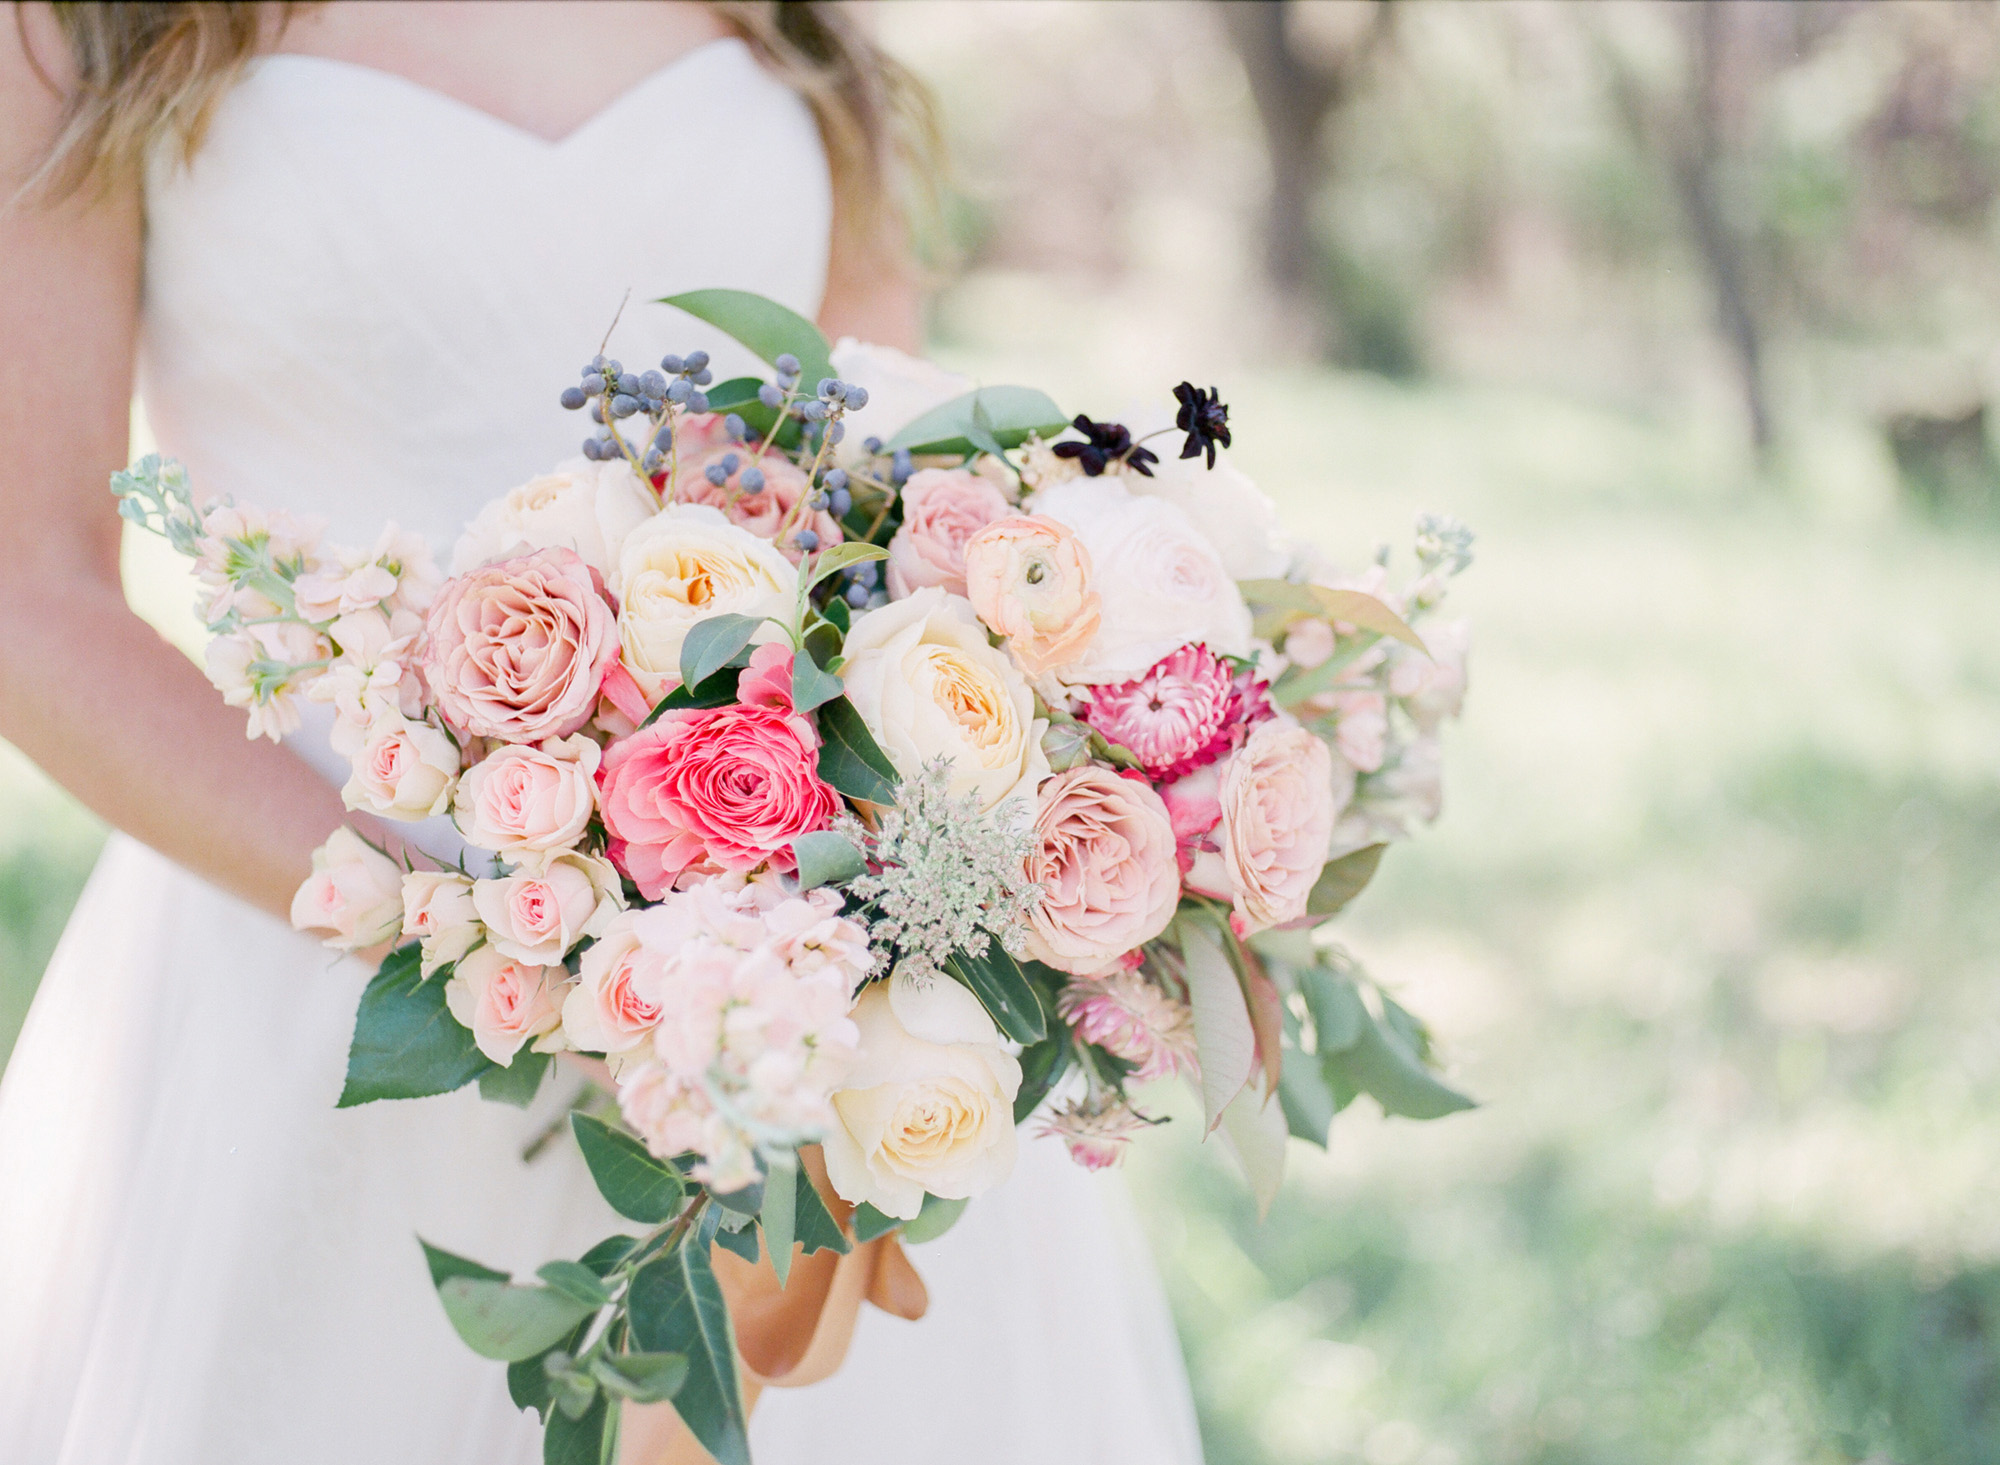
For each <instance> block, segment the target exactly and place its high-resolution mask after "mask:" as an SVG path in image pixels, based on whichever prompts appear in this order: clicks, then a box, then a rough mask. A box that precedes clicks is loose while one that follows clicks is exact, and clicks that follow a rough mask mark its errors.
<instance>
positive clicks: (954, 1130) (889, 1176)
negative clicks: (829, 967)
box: [825, 976, 1021, 1220]
mask: <svg viewBox="0 0 2000 1465" xmlns="http://www.w3.org/2000/svg"><path fill="white" fill-rule="evenodd" d="M851 1015H852V1017H853V1019H854V1024H855V1026H856V1027H858V1028H859V1029H860V1030H861V1046H860V1050H859V1052H858V1053H857V1054H856V1055H855V1056H854V1058H853V1059H852V1060H851V1061H850V1063H851V1066H850V1067H849V1068H848V1071H847V1074H846V1077H845V1078H844V1079H843V1081H842V1086H841V1087H840V1088H838V1089H836V1090H834V1093H833V1112H834V1115H835V1123H833V1124H832V1125H830V1126H829V1127H828V1129H827V1132H826V1136H825V1151H826V1173H827V1178H828V1179H829V1180H831V1181H832V1182H833V1188H834V1192H835V1193H836V1194H837V1195H839V1196H840V1198H841V1199H842V1200H845V1201H848V1202H850V1203H851V1204H854V1205H860V1204H862V1203H864V1202H865V1203H867V1204H869V1205H872V1206H874V1207H875V1209H876V1210H878V1211H880V1212H882V1213H883V1214H884V1215H886V1216H898V1217H901V1218H903V1219H905V1220H908V1219H909V1218H910V1217H913V1216H915V1215H916V1214H917V1212H918V1211H919V1210H921V1209H922V1208H923V1204H924V1192H926V1191H929V1192H930V1193H931V1194H932V1195H935V1196H938V1197H941V1198H942V1199H945V1200H960V1199H964V1198H965V1197H968V1196H974V1195H978V1194H980V1193H981V1192H983V1191H987V1190H990V1189H992V1188H993V1187H994V1186H996V1185H998V1184H999V1183H1000V1182H1001V1181H1003V1180H1005V1179H1006V1178H1007V1177H1008V1175H1010V1174H1011V1173H1012V1172H1013V1169H1014V1155H1015V1148H1016V1145H1015V1138H1014V1096H1015V1094H1016V1093H1018V1092H1019V1091H1020V1087H1021V1065H1020V1062H1019V1060H1017V1059H1016V1058H1014V1056H1013V1055H1012V1054H1010V1053H1008V1051H1007V1050H1006V1048H1004V1047H1003V1046H1002V1045H1001V1042H1000V1034H999V1031H998V1030H997V1029H996V1028H995V1027H994V1026H993V1019H992V1018H990V1017H988V1016H987V1015H986V1009H985V1008H983V1007H981V1006H980V1005H979V999H978V998H977V997H974V996H973V995H972V993H970V992H968V991H967V990H966V989H965V988H964V987H962V986H960V985H959V984H958V983H957V982H955V981H953V980H951V979H950V978H947V977H934V978H932V979H931V980H930V981H929V982H927V983H924V984H923V985H918V984H917V983H915V982H913V981H911V980H910V979H909V978H907V977H902V976H897V977H892V978H891V979H890V980H889V981H887V982H877V983H876V984H874V985H873V986H871V987H869V988H868V989H867V990H866V991H865V992H863V993H862V994H861V1000H860V1001H858V1002H856V1003H855V1004H854V1011H853V1013H852V1014H851Z"/></svg>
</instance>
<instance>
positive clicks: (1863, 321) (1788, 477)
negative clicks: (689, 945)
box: [0, 0, 2000, 1465]
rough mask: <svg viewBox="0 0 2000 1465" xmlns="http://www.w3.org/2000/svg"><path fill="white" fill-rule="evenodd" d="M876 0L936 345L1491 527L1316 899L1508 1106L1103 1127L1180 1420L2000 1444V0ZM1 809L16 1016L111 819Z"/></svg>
mask: <svg viewBox="0 0 2000 1465" xmlns="http://www.w3.org/2000/svg"><path fill="white" fill-rule="evenodd" d="M875 19H876V21H877V23H878V25H879V27H880V29H881V31H882V33H883V36H884V39H885V40H886V41H887V43H888V44H889V45H890V47H891V48H892V49H893V50H894V51H896V52H897V54H899V55H901V56H902V57H903V58H905V59H906V60H907V61H908V62H909V63H910V64H911V65H912V66H913V67H914V68H915V69H916V70H917V71H918V72H919V73H920V74H921V75H922V76H923V77H925V78H926V79H927V80H928V81H930V82H931V84H932V85H933V86H934V87H935V88H936V89H937V91H938V94H939V97H940V100H941V102H942V106H943V113H944V120H945V125H946V130H947V133H948V135H949V140H950V143H951V147H952V150H953V153H954V156H955V159H956V173H955V175H954V177H953V179H952V181H951V184H950V187H949V188H948V190H947V194H946V200H945V207H944V209H943V211H942V218H941V221H940V222H938V223H937V224H936V225H935V226H934V227H933V228H932V229H931V230H930V231H929V235H928V243H929V252H930V254H931V256H932V258H933V259H934V260H935V262H936V265H937V269H938V272H939V280H940V287H941V288H940V290H939V294H938V299H937V305H936V309H935V312H934V319H933V335H934V348H935V350H936V352H937V354H939V355H940V356H941V357H943V358H945V359H947V360H949V361H951V362H952V363H953V364H955V365H958V366H960V367H962V368H964V369H966V370H968V371H971V372H973V373H975V374H976V375H978V376H979V377H980V378H981V379H982V380H985V381H989V382H995V381H1002V380H1023V381H1032V382H1036V383H1039V384H1044V385H1047V386H1048V387H1050V388H1051V389H1052V390H1053V391H1054V392H1055V393H1056V395H1057V396H1058V399H1059V400H1061V401H1062V402H1063V403H1064V404H1065V406H1066V407H1068V408H1069V409H1070V410H1083V411H1089V412H1091V413H1093V414H1094V415H1109V416H1118V415H1119V414H1121V413H1124V412H1127V411H1128V410H1130V411H1136V410H1141V409H1143V408H1145V407H1147V406H1152V407H1155V408H1157V406H1158V404H1159V403H1160V402H1162V401H1164V400H1165V393H1166V391H1167V389H1168V388H1170V387H1171V386H1172V384H1173V383H1174V382H1175V381H1178V380H1179V379H1181V378H1182V377H1183V376H1192V377H1194V378H1195V379H1197V380H1198V381H1202V382H1208V381H1213V382H1215V383H1217V384H1219V385H1220V386H1221V387H1222V389H1223V392H1224V395H1225V397H1226V399H1227V400H1228V401H1229V402H1230V403H1231V406H1232V422H1233V424H1234V425H1235V427H1236V430H1237V444H1238V446H1237V448H1236V450H1235V456H1236V459H1237V461H1238V463H1239V464H1240V465H1241V466H1243V467H1244V468H1246V469H1247V470H1248V471H1249V472H1251V473H1252V474H1253V475H1254V476H1256V477H1257V478H1258V480H1259V481H1260V482H1261V483H1262V484H1263V485H1264V486H1265V487H1266V488H1267V489H1268V490H1269V491H1270V492H1271V493H1272V494H1273V496H1274V497H1276V498H1277V499H1278V500H1279V502H1280V504H1281V506H1282V507H1283V509H1284V511H1285V514H1286V517H1287V519H1288V520H1289V521H1290V523H1291V524H1292V525H1293V526H1294V527H1296V528H1297V529H1298V530H1300V531H1302V532H1305V533H1309V534H1310V535H1312V536H1313V537H1315V538H1316V539H1318V540H1319V541H1320V542H1321V543H1322V544H1323V545H1324V546H1325V547H1326V548H1327V549H1328V550H1329V551H1331V552H1332V553H1334V554H1335V555H1336V556H1337V557H1338V558H1341V559H1343V560H1345V561H1347V562H1348V563H1350V564H1357V565H1358V564H1359V563H1361V562H1362V561H1364V560H1365V559H1366V558H1367V557H1368V556H1369V554H1370V553H1371V552H1372V551H1373V548H1374V546H1375V544H1376V543H1377V542H1378V541H1388V542H1389V543H1391V544H1393V545H1395V546H1397V552H1398V556H1399V559H1398V563H1399V564H1401V565H1403V566H1407V564H1408V559H1407V549H1406V546H1407V543H1408V536H1409V530H1410V525H1411V521H1412V519H1413V517H1414V515H1415V513H1416V512H1417V511H1418V510H1420V509H1434V510H1440V511H1444V512H1449V513H1453V514H1456V515H1458V516H1460V517H1462V518H1464V519H1466V520H1468V521H1469V522H1470V523H1471V524H1472V525H1473V527H1474V528H1475V529H1477V530H1478V531H1479V533H1480V543H1479V558H1478V562H1477V563H1476V565H1475V566H1474V568H1473V570H1472V571H1471V572H1470V573H1469V574H1468V575H1467V576H1466V577H1465V578H1464V579H1463V580H1461V581H1460V582H1459V588H1458V589H1457V590H1456V591H1454V597H1455V599H1456V603H1457V607H1458V609H1459V610H1460V611H1461V612H1462V613H1465V614H1468V615H1470V616H1471V617H1472V618H1473V621H1474V628H1475V629H1474V635H1475V641H1474V653H1473V683H1472V695H1471V698H1470V701H1469V703H1468V707H1467V713H1466V717H1465V719H1464V721H1463V722H1462V723H1461V724H1459V725H1458V726H1456V727H1454V728H1452V729H1450V730H1449V731H1448V733H1447V742H1446V747H1447V806H1446V813H1445V817H1444V818H1443V820H1442V821H1441V823H1440V824H1439V825H1438V826H1437V827H1436V828H1435V829H1434V830H1432V831H1430V832H1429V833H1427V834H1426V835H1424V836H1423V837H1421V838H1420V839H1418V840H1417V841H1415V842H1414V843H1413V844H1411V845H1410V846H1407V847H1404V848H1400V849H1398V850H1396V851H1395V852H1393V853H1392V855H1391V857H1390V858H1389V860H1388V861H1387V862H1386V864H1385V866H1384V870H1383V874H1382V876H1381V877H1380V878H1379V879H1378V881H1377V883H1376V885H1375V887H1374V888H1373V889H1372V890H1371V891H1370V892H1369V894H1368V895H1367V897H1366V898H1364V899H1363V900H1362V901H1361V902H1359V903H1358V905H1357V907H1356V908H1355V909H1354V910H1353V911H1352V912H1350V913H1349V915H1348V916H1346V917H1344V918H1343V926H1344V939H1345V940H1347V941H1348V942H1349V944H1350V945H1351V946H1352V947H1353V949H1354V950H1355V951H1356V952H1357V953H1358V954H1359V955H1360V956H1361V957H1362V958H1363V959H1364V960H1365V961H1366V962H1367V963H1368V964H1369V966H1370V967H1371V969H1372V970H1373V971H1374V973H1375V974H1376V975H1377V976H1378V977H1380V978H1382V979H1383V980H1385V981H1386V982H1387V983H1388V984H1389V985H1390V986H1391V987H1392V988H1393V989H1395V990H1396V991H1397V992H1398V993H1399V994H1401V995H1402V996H1403V997H1404V998H1405V1000H1406V1002H1407V1004H1408V1005H1409V1006H1411V1007H1413V1008H1415V1009H1416V1010H1417V1011H1419V1012H1420V1013H1422V1014H1423V1015H1425V1016H1426V1017H1427V1018H1428V1019H1429V1020H1430V1021H1431V1022H1432V1024H1433V1026H1434V1027H1435V1028H1436V1030H1437V1031H1438V1033H1439V1035H1440V1038H1441V1042H1442V1048H1443V1052H1444V1054H1445V1056H1446V1058H1447V1060H1448V1062H1449V1064H1450V1067H1451V1069H1452V1072H1453V1074H1454V1076H1455V1077H1456V1078H1457V1079H1458V1080H1459V1081H1460V1082H1462V1084H1464V1085H1465V1086H1467V1087H1469V1088H1470V1089H1471V1090H1473V1091H1474V1092H1476V1093H1478V1094H1479V1095H1480V1096H1481V1097H1482V1099H1483V1100H1484V1107H1482V1108H1481V1109H1480V1110H1478V1111H1476V1112H1474V1113H1472V1114H1469V1115H1465V1116H1461V1117H1457V1118H1454V1119H1450V1120H1446V1121H1443V1122H1440V1123H1436V1124H1430V1125H1415V1124H1410V1123H1407V1122H1404V1121H1387V1122H1385V1121H1383V1120H1381V1119H1380V1118H1379V1116H1377V1115H1375V1114H1374V1113H1373V1112H1364V1111H1369V1105H1368V1101H1366V1100H1363V1101H1361V1102H1360V1103H1359V1104H1357V1105H1356V1106H1355V1107H1354V1108H1353V1109H1351V1110H1350V1111H1349V1112H1347V1113H1346V1114H1343V1115H1342V1116H1341V1117H1340V1118H1339V1120H1337V1121H1336V1123H1335V1126H1334V1138H1333V1145H1332V1149H1331V1152H1330V1153H1328V1154H1325V1155H1322V1154H1320V1153H1319V1152H1318V1151H1316V1150H1312V1149H1310V1148H1308V1147H1304V1146H1301V1145H1298V1144H1297V1143H1296V1142H1295V1143H1294V1146H1293V1160H1294V1173H1293V1178H1292V1179H1291V1180H1290V1181H1289V1182H1288V1185H1287V1189H1286V1192H1285V1193H1284V1195H1282V1196H1281V1197H1280V1199H1279V1201H1278V1203H1277V1205H1276V1207H1275V1208H1274V1210H1273V1212H1272V1214H1271V1216H1270V1218H1269V1219H1268V1220H1267V1221H1265V1222H1263V1223H1261V1224H1260V1223H1259V1222H1258V1221H1257V1219H1256V1217H1255V1215H1254V1214H1253V1212H1252V1210H1251V1207H1250V1205H1249V1202H1248V1201H1247V1199H1246V1198H1244V1197H1243V1195H1242V1193H1241V1187H1240V1186H1239V1185H1236V1184H1235V1183H1233V1182H1231V1183H1227V1184H1218V1183H1214V1181H1215V1178H1216V1176H1217V1175H1218V1174H1220V1173H1223V1172H1226V1170H1227V1167H1228V1162H1227V1160H1226V1158H1224V1157H1221V1156H1218V1155H1217V1154H1216V1153H1215V1152H1214V1150H1213V1147H1202V1146H1200V1145H1198V1144H1197V1143H1196V1142H1195V1133H1194V1131H1193V1129H1192V1128H1191V1127H1190V1126H1188V1125H1186V1124H1184V1123H1179V1124H1175V1125H1170V1126H1169V1127H1168V1129H1167V1131H1166V1132H1165V1133H1163V1134H1161V1135H1159V1136H1156V1137H1155V1138H1154V1142H1153V1143H1152V1144H1151V1145H1150V1147H1148V1148H1146V1149H1144V1151H1143V1152H1142V1153H1141V1154H1140V1155H1139V1156H1138V1158H1137V1161H1136V1163H1135V1164H1134V1165H1133V1166H1132V1170H1131V1177H1130V1178H1131V1181H1132V1184H1133V1186H1134V1189H1135V1191H1136V1193H1137V1195H1138V1197H1139V1198H1140V1200H1141V1202H1142V1203H1144V1204H1146V1205H1147V1207H1148V1210H1149V1224H1150V1225H1151V1227H1152V1234H1153V1241H1154V1246H1155V1250H1156V1252H1157V1255H1158V1258H1159V1261H1160V1263H1161V1266H1162V1268H1163V1270H1164V1271H1165V1273H1166V1276H1167V1281H1168V1285H1169V1290H1170V1293H1171V1296H1172V1299H1173V1303H1174V1307H1175V1311H1176V1315H1177V1317H1178V1320H1179V1323H1180V1326H1181V1330H1182V1336H1183V1340H1184V1344H1185V1348H1186V1353H1187V1358H1188V1362H1189V1366H1190V1371H1191V1373H1192V1376H1193V1379H1194V1384H1195V1390H1196V1394H1197V1399H1198V1403H1199V1407H1200V1410H1201V1414H1202V1425H1203V1433H1204V1439H1205V1442H1206V1445H1207V1448H1208V1451H1209V1455H1210V1458H1211V1460H1212V1461H1214V1462H1215V1465H1308V1462H1340V1465H1350V1462H1361V1465H1483V1462H1536V1465H1572V1462H1574V1465H1583V1462H1591V1465H1644V1462H1655V1461H1657V1462H1676V1465H1679V1462H1710V1461H1713V1462H1739V1461H1740V1462H1758V1465H1764V1462H1794V1461H1796V1462H1814V1465H1818V1462H1843V1461H1870V1462H1903V1465H1917V1462H1941V1465H1942V1462H1960V1461H1964V1462H1974V1461H1991V1460H1995V1459H2000V1125H1996V1123H1995V1122H1994V1116H1995V1115H1996V1114H2000V641H1996V637H1995V631H1996V629H2000V489H1996V482H2000V469H1996V466H1995V456H1994V449H1993V444H1992V441H1991V437H1990V433H1991V429H1990V426H1989V421H1990V414H1989V411H1988V403H1989V402H1990V401H1991V400H1992V398H1993V392H1994V387H1995V383H1996V378H1995V369H1996V367H2000V359H1996V355H1995V348H1996V335H1995V327H1996V325H2000V254H1996V251H1995V243H1996V228H1995V223H1996V220H1995V207H1996V199H2000V67H1996V61H2000V16H1996V10H1995V7H1993V6H1991V5H1988V4H1972V3H1966V4H1894V3H1882V4H1871V5H1855V4H1793V5H1782V4H1770V5H1766V4H1760V3H1732V4H1666V3H1661V4H1654V3H1645V0H1630V3H1624V4H1617V5H1570V4H1505V3H1492V4H1483V5H1456V4H1445V3H1426V0H1400V3H1396V4H1394V5H1377V4H1373V3H1356V4H1330V3H1329V4H1290V5H1277V6H1267V5H1260V4H1235V5H1231V6H1226V7H1224V6H1217V5H1211V4H1204V3H1194V0H1187V3H1178V4H1150V3H1118V4H1067V3H1056V0H1031V3H1022V4H1014V3H995V0H987V3H981V4H976V5H973V4H956V5H953V4H932V3H899V4H896V5H888V6H882V7H878V9H877V11H876V14H875ZM133 581H134V586H135V599H137V600H138V601H139V602H141V603H142V604H143V605H144V606H146V607H147V608H148V609H149V610H151V611H152V613H154V614H155V615H156V616H159V617H161V618H163V619H164V618H166V617H168V616H170V615H171V614H172V613H173V612H174V610H175V609H176V605H177V601H178V599H179V598H181V597H180V592H179V591H177V590H176V589H175V588H174V587H173V585H172V583H171V581H170V580H169V579H168V578H167V577H166V575H165V574H164V572H162V571H161V570H160V569H159V568H158V563H157V561H156V560H153V559H151V558H148V557H146V556H145V555H140V556H138V557H137V558H136V560H135V573H134V576H133ZM4 751H5V750H0V753H4ZM0 818H4V839H0V1057H4V1054H5V1052H6V1049H7V1047H8V1046H9V1044H10V1043H11V1038H12V1034H13V1031H14V1029H15V1027H16V1026H17V1025H18V1023H19V1021H20V1018H21V1016H22V1014H23V1013H24V1011H25V1009H26V1006H27V1002H28V998H29V996H30V993H31V991H32V988H33V985H34V982H35V979H36V977H37V975H38V974H39V972H40V970H41V967H42V964H43V963H44V961H45V960H46V958H47V955H48V952H49V950H50V948H51V945H52V943H53V941H54V939H55V937H56V935H57V934H58V932H59V930H60V928H61V925H62V921H63V918H64V915H65V913H66V911H67V909H68V905H69V902H70V901H71V899H72V898H73V896H74V893H75V890H76V889H77V887H78V885H79V883H80V881H81V879H82V876H83V874H84V873H85V871H86V870H87V868H88V864H89V861H90V859H91V857H92V854H93V852H94V849H95V846H96V843H97V840H98V838H99V837H100V831H99V830H98V829H97V827H96V826H95V825H94V824H93V823H92V822H91V821H90V820H89V819H88V818H87V817H85V816H83V815H81V814H80V813H78V812H77V811H76V810H75V808H74V806H72V805H71V804H69V803H68V802H67V801H66V800H64V799H63V798H62V797H61V796H60V795H58V794H56V793H54V792H52V791H51V790H50V789H49V788H48V787H47V786H46V785H45V784H44V783H42V782H41V781H40V780H39V779H38V777H37V776H36V775H34V774H33V773H32V771H31V770H28V769H27V768H26V767H25V766H24V765H22V764H21V763H20V761H19V760H18V759H10V760H9V761H5V762H0ZM1161 1102H1162V1103H1163V1104H1165V1105H1167V1106H1168V1107H1169V1108H1174V1107H1175V1105H1176V1101H1175V1100H1173V1099H1172V1098H1171V1097H1170V1096H1165V1095H1163V1096H1161ZM1178 1112H1185V1111H1184V1110H1179V1111H1178Z"/></svg>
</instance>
